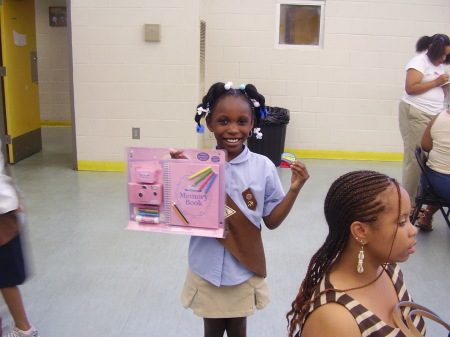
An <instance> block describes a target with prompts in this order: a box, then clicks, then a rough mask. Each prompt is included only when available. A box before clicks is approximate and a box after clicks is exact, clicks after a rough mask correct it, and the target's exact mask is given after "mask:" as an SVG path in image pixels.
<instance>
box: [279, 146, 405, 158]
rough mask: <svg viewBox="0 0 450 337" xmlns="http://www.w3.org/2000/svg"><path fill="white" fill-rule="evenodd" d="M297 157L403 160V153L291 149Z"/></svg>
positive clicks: (287, 150)
mask: <svg viewBox="0 0 450 337" xmlns="http://www.w3.org/2000/svg"><path fill="white" fill-rule="evenodd" d="M285 152H291V153H293V154H294V155H295V156H296V157H297V158H299V159H300V160H301V158H311V159H312V158H314V159H346V160H373V161H403V153H391V152H357V151H326V150H291V149H286V150H285Z"/></svg>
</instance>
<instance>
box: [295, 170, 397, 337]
mask: <svg viewBox="0 0 450 337" xmlns="http://www.w3.org/2000/svg"><path fill="white" fill-rule="evenodd" d="M392 185H395V186H396V188H397V193H398V197H399V214H398V219H400V210H401V198H400V187H399V184H398V182H397V181H396V180H395V179H393V178H390V177H388V176H386V175H384V174H382V173H378V172H375V171H353V172H349V173H347V174H344V175H343V176H341V177H339V178H338V179H337V180H336V181H335V182H334V183H333V184H332V185H331V187H330V189H329V191H328V193H327V196H326V198H325V205H324V211H325V218H326V220H327V223H328V227H329V234H328V236H327V238H326V239H325V242H324V244H323V245H322V247H320V248H319V250H318V251H317V252H316V253H315V254H314V256H313V257H312V259H311V261H310V263H309V266H308V270H307V272H306V276H305V278H304V280H303V282H302V284H301V286H300V289H299V292H298V294H297V297H296V298H295V300H294V301H293V302H292V309H291V310H290V311H289V312H288V313H287V315H286V318H287V320H288V326H289V328H288V329H289V336H291V337H292V336H293V334H294V333H295V331H296V329H297V328H298V327H299V326H300V325H301V323H302V322H303V320H304V318H305V315H306V313H307V310H308V307H309V305H310V304H312V303H313V302H314V301H315V300H316V298H318V297H320V296H321V295H322V294H323V293H325V292H329V291H342V292H344V291H350V290H355V289H360V288H364V287H367V286H368V285H370V284H372V283H374V282H375V281H376V280H378V278H379V277H380V276H381V274H382V273H380V274H379V275H378V276H377V278H376V279H374V280H373V281H371V282H370V283H368V284H364V285H362V286H359V287H356V288H353V289H346V290H338V289H326V290H324V291H323V292H321V293H320V294H318V295H317V296H315V297H314V298H312V297H313V294H314V292H315V290H316V289H317V287H318V286H319V285H320V282H321V281H322V279H323V277H324V276H325V273H326V272H327V271H328V270H329V269H330V267H331V266H332V264H333V263H334V262H335V261H336V259H337V257H338V256H339V255H340V254H341V253H342V251H343V250H344V248H345V246H346V243H347V241H348V237H349V235H350V225H351V224H352V223H353V222H354V221H361V222H366V223H374V222H375V221H376V220H377V219H378V216H379V215H380V214H381V213H382V212H383V211H384V210H385V205H384V204H383V202H382V200H380V198H379V195H380V194H381V193H383V192H384V191H386V190H387V189H388V188H389V186H392ZM397 228H398V227H397ZM396 234H397V230H396V232H395V235H394V238H393V240H392V244H391V248H390V251H389V254H388V255H387V258H386V263H387V262H388V261H389V259H390V255H391V252H392V248H393V245H394V240H395V236H396ZM383 271H384V269H383ZM291 316H292V317H291Z"/></svg>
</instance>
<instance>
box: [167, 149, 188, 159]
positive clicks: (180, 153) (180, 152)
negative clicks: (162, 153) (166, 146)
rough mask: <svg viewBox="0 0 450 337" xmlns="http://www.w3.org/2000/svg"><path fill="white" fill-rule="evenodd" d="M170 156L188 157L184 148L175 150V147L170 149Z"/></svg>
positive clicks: (177, 157) (173, 157) (176, 157)
mask: <svg viewBox="0 0 450 337" xmlns="http://www.w3.org/2000/svg"><path fill="white" fill-rule="evenodd" d="M170 157H171V158H172V159H188V158H187V157H186V156H185V155H184V150H174V149H170Z"/></svg>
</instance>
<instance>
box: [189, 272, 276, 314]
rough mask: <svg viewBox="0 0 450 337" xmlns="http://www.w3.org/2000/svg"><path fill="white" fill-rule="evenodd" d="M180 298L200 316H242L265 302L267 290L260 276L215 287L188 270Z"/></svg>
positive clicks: (267, 301) (261, 307)
mask: <svg viewBox="0 0 450 337" xmlns="http://www.w3.org/2000/svg"><path fill="white" fill-rule="evenodd" d="M181 301H182V303H183V306H184V307H185V308H186V309H187V308H191V309H193V310H194V314H196V315H197V316H200V317H204V318H232V317H246V316H250V315H252V314H253V313H254V312H255V308H256V309H258V310H261V309H263V308H264V307H265V306H266V305H267V304H269V302H270V291H269V287H268V286H267V283H266V280H265V279H264V278H263V277H260V276H256V275H255V276H253V277H251V278H250V279H248V280H247V281H245V282H243V283H241V284H238V285H235V286H221V287H216V286H215V285H213V284H212V283H210V282H208V281H206V280H205V279H203V278H201V277H200V276H198V275H197V274H196V273H194V272H193V271H192V270H191V269H188V271H187V275H186V281H185V283H184V288H183V293H182V295H181Z"/></svg>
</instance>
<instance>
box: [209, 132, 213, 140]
mask: <svg viewBox="0 0 450 337" xmlns="http://www.w3.org/2000/svg"><path fill="white" fill-rule="evenodd" d="M208 137H209V139H212V138H213V133H212V132H211V131H209V134H208Z"/></svg>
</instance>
